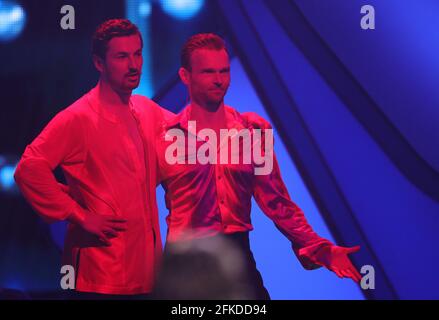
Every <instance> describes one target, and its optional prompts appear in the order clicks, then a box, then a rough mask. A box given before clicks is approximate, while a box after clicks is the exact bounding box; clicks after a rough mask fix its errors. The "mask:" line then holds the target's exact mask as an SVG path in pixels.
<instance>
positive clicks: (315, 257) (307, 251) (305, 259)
mask: <svg viewBox="0 0 439 320" xmlns="http://www.w3.org/2000/svg"><path fill="white" fill-rule="evenodd" d="M332 245H333V244H332V243H331V242H330V241H328V240H325V241H322V242H319V243H316V244H313V245H310V246H307V247H304V248H300V249H299V248H294V247H293V250H294V253H295V254H296V256H297V258H298V259H299V261H300V264H301V265H302V267H303V268H304V269H306V270H314V269H318V268H321V267H324V266H325V264H324V262H323V261H322V260H321V259H319V256H320V255H319V253H320V250H321V249H323V248H325V247H330V246H332Z"/></svg>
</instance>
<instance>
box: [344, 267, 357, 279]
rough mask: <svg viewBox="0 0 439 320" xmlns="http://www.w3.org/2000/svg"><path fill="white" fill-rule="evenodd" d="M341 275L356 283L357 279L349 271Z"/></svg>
mask: <svg viewBox="0 0 439 320" xmlns="http://www.w3.org/2000/svg"><path fill="white" fill-rule="evenodd" d="M343 275H344V276H345V277H346V278H351V279H352V280H353V281H355V282H358V279H357V278H356V277H355V275H354V274H353V273H352V272H351V270H349V269H347V270H343Z"/></svg>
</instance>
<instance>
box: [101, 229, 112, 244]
mask: <svg viewBox="0 0 439 320" xmlns="http://www.w3.org/2000/svg"><path fill="white" fill-rule="evenodd" d="M99 240H100V241H101V242H103V243H104V244H105V245H106V246H110V245H111V242H110V240H109V239H108V238H107V236H106V235H105V234H104V233H103V232H101V233H100V234H99Z"/></svg>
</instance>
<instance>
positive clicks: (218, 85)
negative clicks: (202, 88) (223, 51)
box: [213, 72, 223, 87]
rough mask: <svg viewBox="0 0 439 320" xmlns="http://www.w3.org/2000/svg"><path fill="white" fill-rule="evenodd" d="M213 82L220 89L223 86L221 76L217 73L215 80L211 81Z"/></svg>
mask: <svg viewBox="0 0 439 320" xmlns="http://www.w3.org/2000/svg"><path fill="white" fill-rule="evenodd" d="M213 81H214V83H215V85H216V86H217V87H221V86H222V85H223V79H222V77H221V74H220V73H218V72H217V73H215V78H214V79H213Z"/></svg>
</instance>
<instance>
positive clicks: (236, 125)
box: [165, 105, 248, 131]
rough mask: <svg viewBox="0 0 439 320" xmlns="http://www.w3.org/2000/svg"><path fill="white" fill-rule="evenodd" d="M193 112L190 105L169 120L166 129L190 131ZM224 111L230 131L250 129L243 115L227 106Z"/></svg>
mask: <svg viewBox="0 0 439 320" xmlns="http://www.w3.org/2000/svg"><path fill="white" fill-rule="evenodd" d="M191 110H192V106H191V105H188V106H187V107H185V108H184V109H183V110H182V111H181V112H180V113H179V114H177V115H176V116H174V117H172V118H170V119H169V120H167V121H166V125H165V127H166V129H170V128H173V127H176V126H179V127H180V128H182V129H184V130H186V131H189V128H188V122H189V120H190V113H191ZM224 110H225V112H226V119H227V128H228V129H237V130H241V129H245V128H248V125H247V121H246V120H245V119H244V118H243V117H242V116H241V114H239V112H238V111H236V110H235V109H233V108H232V107H229V106H227V105H224Z"/></svg>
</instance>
